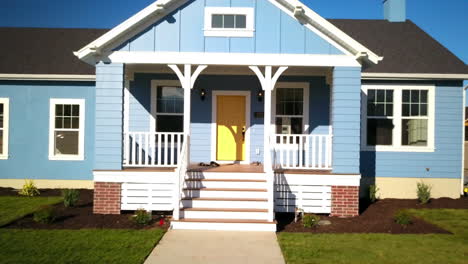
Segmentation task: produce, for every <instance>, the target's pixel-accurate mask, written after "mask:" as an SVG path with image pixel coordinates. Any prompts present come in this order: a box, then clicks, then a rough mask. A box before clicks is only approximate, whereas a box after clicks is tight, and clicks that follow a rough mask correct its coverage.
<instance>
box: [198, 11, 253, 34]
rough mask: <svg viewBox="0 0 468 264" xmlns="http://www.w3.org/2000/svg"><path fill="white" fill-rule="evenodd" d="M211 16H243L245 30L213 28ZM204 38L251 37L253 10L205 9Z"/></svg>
mask: <svg viewBox="0 0 468 264" xmlns="http://www.w3.org/2000/svg"><path fill="white" fill-rule="evenodd" d="M213 15H244V16H245V17H246V27H245V28H213V27H212V18H213ZM204 23H205V25H204V36H205V37H253V36H254V31H255V25H254V24H255V10H254V8H252V7H205V19H204Z"/></svg>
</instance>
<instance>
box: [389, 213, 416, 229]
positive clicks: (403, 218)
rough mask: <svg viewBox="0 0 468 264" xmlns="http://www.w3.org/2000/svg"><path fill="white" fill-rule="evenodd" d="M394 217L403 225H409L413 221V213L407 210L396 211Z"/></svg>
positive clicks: (396, 221)
mask: <svg viewBox="0 0 468 264" xmlns="http://www.w3.org/2000/svg"><path fill="white" fill-rule="evenodd" d="M393 219H394V220H395V223H397V224H399V225H402V226H407V225H410V224H411V223H412V221H411V215H410V214H409V213H408V212H406V211H405V210H400V211H398V212H396V213H395V216H394V218H393Z"/></svg>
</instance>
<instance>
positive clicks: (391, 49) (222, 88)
mask: <svg viewBox="0 0 468 264" xmlns="http://www.w3.org/2000/svg"><path fill="white" fill-rule="evenodd" d="M383 2H384V3H383V9H384V17H385V19H383V20H347V19H328V20H327V19H324V18H322V17H321V16H320V15H318V14H317V13H315V12H314V11H313V10H311V9H309V8H308V7H307V6H306V5H304V4H303V3H301V2H299V1H297V0H158V1H156V2H155V3H153V4H151V5H150V6H148V7H147V8H145V9H143V10H142V11H140V12H139V13H137V14H136V15H134V16H133V17H131V18H129V19H128V20H127V21H125V22H123V23H122V24H120V25H118V26H117V27H115V28H113V29H111V30H98V29H44V28H0V34H1V35H2V36H3V41H2V43H0V49H1V50H2V51H3V52H2V53H3V54H2V60H1V61H0V186H2V187H14V188H19V187H21V185H22V184H23V183H24V179H33V180H34V181H35V183H36V184H37V185H38V186H39V187H40V188H94V196H95V201H94V212H95V213H98V214H119V213H120V212H121V211H122V210H136V209H139V208H143V209H146V210H150V211H172V213H173V221H172V223H171V226H172V228H175V229H213V230H258V231H274V230H276V224H275V222H274V214H275V212H295V211H297V210H303V211H304V212H310V213H321V214H331V215H333V216H338V217H353V216H356V215H358V212H359V197H360V196H364V195H365V194H366V193H367V192H368V191H367V190H368V186H369V185H371V184H375V185H376V186H377V187H378V188H379V195H380V197H381V198H415V197H416V184H417V183H419V182H424V183H426V184H429V185H431V187H432V194H433V197H452V198H458V197H459V196H460V194H461V192H462V187H463V181H462V177H463V155H464V153H463V141H464V135H463V133H464V132H463V131H464V130H463V126H464V113H463V106H464V100H463V98H464V95H463V94H464V93H463V87H462V85H463V80H466V79H468V67H467V65H465V63H463V62H462V61H461V60H460V59H458V58H457V57H456V56H455V55H453V54H452V53H450V52H449V51H448V50H447V49H446V48H445V47H443V46H442V45H441V44H439V43H438V42H437V41H436V40H434V39H433V38H431V37H430V36H429V35H428V34H427V33H425V32H424V31H423V30H421V29H420V28H419V27H418V26H416V25H415V24H414V23H413V22H411V21H410V20H407V19H406V14H405V1H404V0H385V1H383Z"/></svg>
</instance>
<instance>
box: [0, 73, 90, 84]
mask: <svg viewBox="0 0 468 264" xmlns="http://www.w3.org/2000/svg"><path fill="white" fill-rule="evenodd" d="M0 80H2V81H82V82H90V81H93V82H94V81H95V80H96V75H79V74H0Z"/></svg>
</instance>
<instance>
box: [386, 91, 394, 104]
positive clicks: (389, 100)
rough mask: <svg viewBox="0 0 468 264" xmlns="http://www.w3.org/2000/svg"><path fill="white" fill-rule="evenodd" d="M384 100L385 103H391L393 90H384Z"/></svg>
mask: <svg viewBox="0 0 468 264" xmlns="http://www.w3.org/2000/svg"><path fill="white" fill-rule="evenodd" d="M385 101H386V102H387V103H393V91H392V90H386V91H385Z"/></svg>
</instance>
